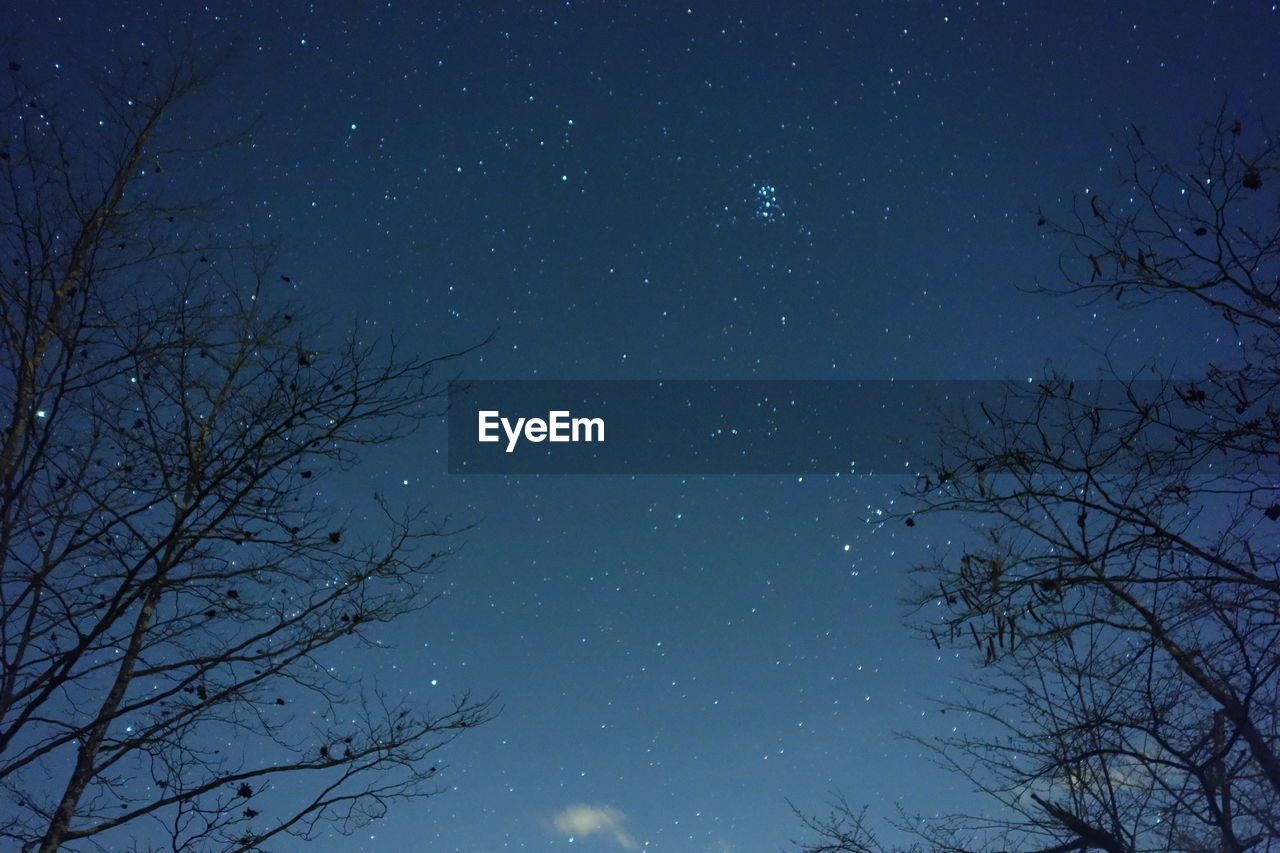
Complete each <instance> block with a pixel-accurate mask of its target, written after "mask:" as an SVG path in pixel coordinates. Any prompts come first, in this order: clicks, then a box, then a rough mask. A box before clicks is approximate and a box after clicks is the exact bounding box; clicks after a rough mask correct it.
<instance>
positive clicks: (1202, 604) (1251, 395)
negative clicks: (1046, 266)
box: [802, 111, 1280, 853]
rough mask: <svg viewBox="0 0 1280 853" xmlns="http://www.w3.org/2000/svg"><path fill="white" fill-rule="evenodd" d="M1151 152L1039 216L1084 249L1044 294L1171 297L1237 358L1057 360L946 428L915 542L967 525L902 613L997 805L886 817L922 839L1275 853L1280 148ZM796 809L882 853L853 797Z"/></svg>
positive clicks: (1136, 133) (1232, 140) (1144, 145)
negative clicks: (1055, 212)
mask: <svg viewBox="0 0 1280 853" xmlns="http://www.w3.org/2000/svg"><path fill="white" fill-rule="evenodd" d="M1153 144H1154V143H1153V140H1151V139H1149V138H1145V137H1144V135H1143V134H1142V132H1141V131H1140V130H1139V129H1137V128H1136V127H1135V128H1131V129H1130V134H1129V135H1128V138H1127V154H1128V156H1127V160H1126V162H1127V167H1126V169H1125V171H1124V173H1123V174H1122V175H1121V182H1120V186H1118V187H1116V188H1115V189H1113V190H1110V191H1107V192H1104V193H1103V194H1101V195H1089V196H1086V197H1085V198H1082V199H1079V200H1077V203H1076V204H1075V205H1074V209H1073V211H1072V212H1071V214H1070V216H1069V217H1068V219H1067V220H1066V221H1065V222H1054V221H1052V219H1051V218H1050V217H1046V216H1045V215H1043V214H1042V215H1041V217H1040V222H1039V223H1038V224H1039V225H1040V226H1042V227H1044V226H1048V227H1049V228H1052V229H1054V230H1056V231H1057V232H1058V233H1059V234H1062V235H1065V236H1066V237H1067V238H1068V239H1069V240H1070V242H1071V244H1072V246H1073V249H1072V250H1071V251H1069V252H1068V253H1067V254H1066V255H1065V256H1064V260H1063V264H1062V270H1061V272H1062V276H1061V284H1058V285H1054V286H1051V287H1047V288H1045V289H1046V290H1048V291H1050V292H1051V293H1054V294H1056V295H1058V296H1063V297H1068V298H1074V299H1075V300H1076V301H1084V302H1086V303H1094V304H1096V305H1099V306H1102V307H1103V308H1105V309H1107V310H1120V309H1123V308H1133V309H1136V310H1138V311H1139V312H1142V311H1148V310H1151V308H1152V306H1153V305H1154V304H1155V303H1161V304H1166V303H1170V302H1172V303H1173V304H1172V305H1166V307H1167V308H1169V309H1171V310H1176V311H1178V312H1182V315H1183V317H1184V318H1185V319H1184V322H1185V324H1186V328H1195V329H1200V328H1204V327H1205V326H1206V324H1208V325H1210V326H1211V325H1212V324H1213V323H1215V322H1216V323H1218V324H1220V326H1221V330H1222V335H1221V339H1224V340H1227V341H1230V342H1231V345H1230V346H1229V347H1227V348H1223V349H1221V350H1219V351H1218V352H1216V353H1213V354H1211V355H1210V356H1209V357H1208V358H1207V359H1205V360H1204V363H1202V364H1200V365H1194V366H1189V365H1188V363H1187V362H1183V363H1181V364H1179V365H1178V369H1180V370H1183V371H1191V372H1190V373H1184V374H1183V375H1182V376H1175V375H1173V374H1172V373H1171V370H1170V368H1169V367H1168V366H1166V365H1150V366H1149V368H1148V369H1147V370H1145V371H1143V372H1141V373H1132V374H1119V373H1118V372H1113V373H1112V374H1111V375H1110V376H1109V377H1107V378H1108V380H1109V382H1110V384H1107V383H1103V384H1101V385H1099V384H1096V383H1086V382H1073V381H1070V380H1069V379H1068V378H1067V377H1063V376H1061V375H1057V374H1054V373H1053V372H1052V371H1050V372H1049V373H1048V375H1047V376H1046V378H1045V381H1043V382H1041V383H1039V384H1032V385H1028V384H1026V383H1017V384H1011V385H1010V386H1008V389H1007V392H1006V394H1005V396H1004V398H1003V399H1001V400H994V401H988V403H987V404H986V405H984V406H983V407H982V408H981V415H980V416H978V417H975V418H973V419H971V420H969V421H961V420H959V419H957V420H956V421H954V422H953V423H952V424H951V425H950V426H949V427H947V428H946V429H945V430H944V433H943V435H942V440H941V443H940V450H939V453H938V456H937V458H936V460H935V461H934V464H933V465H932V468H931V470H930V471H929V474H928V476H926V477H922V478H921V480H920V482H919V483H918V487H917V488H916V489H915V490H914V492H913V497H914V501H915V508H914V509H913V511H912V514H913V515H914V516H915V517H916V518H917V519H922V523H920V524H919V525H917V526H916V527H915V529H916V530H924V529H927V527H928V525H927V524H925V523H923V519H928V518H929V517H930V516H934V515H938V514H946V515H951V516H955V517H958V518H960V519H962V520H963V521H964V522H965V524H966V526H967V527H968V528H969V530H970V537H969V539H968V541H967V542H966V543H965V544H964V546H963V547H962V548H960V549H959V552H958V553H954V552H953V553H950V554H946V555H943V556H940V558H939V559H938V560H937V561H936V562H935V563H933V564H931V565H927V566H923V567H921V569H920V572H921V574H920V575H919V577H921V578H923V580H922V582H921V583H920V585H919V587H918V589H917V592H916V594H915V596H914V597H913V599H912V602H911V603H912V604H913V605H915V606H916V607H917V608H918V609H917V611H916V614H917V622H916V624H917V626H918V627H919V628H920V629H921V631H922V634H923V636H924V637H925V638H926V641H932V642H935V643H938V644H939V645H940V646H941V645H942V644H943V643H946V642H950V643H952V644H956V645H959V646H961V647H964V648H968V649H971V650H972V652H973V654H974V657H975V663H977V664H978V665H979V666H980V667H981V668H980V669H978V670H977V674H976V675H975V676H974V677H973V679H972V680H971V681H970V682H969V683H968V684H967V685H965V688H964V689H963V690H962V691H961V693H960V694H959V695H958V696H957V697H955V698H954V699H952V700H950V701H949V702H948V703H947V704H946V705H945V706H944V708H945V710H946V711H947V713H948V717H947V719H948V722H955V723H956V724H957V728H956V729H955V734H954V735H948V736H943V737H941V738H930V737H923V736H917V737H916V739H917V740H918V741H919V742H920V743H922V744H923V745H925V746H926V747H927V748H928V749H929V750H931V752H932V754H933V755H934V756H935V757H936V758H937V760H938V761H939V763H940V764H941V765H942V766H943V767H944V768H946V769H948V770H949V771H952V772H954V773H956V774H957V775H958V778H959V779H961V780H964V781H965V782H967V783H968V785H969V786H970V787H972V788H974V789H976V790H977V791H979V792H982V793H983V794H985V795H986V796H987V798H988V801H989V803H990V808H989V809H988V810H986V811H985V812H984V813H982V814H969V815H949V816H931V817H930V818H928V819H925V818H918V817H912V816H909V815H907V814H906V813H904V814H902V815H900V816H899V819H898V821H897V822H898V824H899V826H900V828H903V829H906V830H908V831H909V832H910V833H912V834H914V835H915V836H916V837H918V838H919V839H920V844H919V847H920V849H936V850H951V851H962V850H965V851H967V850H973V851H978V850H983V851H994V850H1006V851H1009V850H1016V851H1043V853H1048V851H1070V850H1082V851H1083V850H1104V851H1108V853H1137V851H1157V850H1159V851H1188V853H1190V852H1191V851H1197V853H1207V851H1246V850H1272V849H1277V848H1280V678H1277V673H1278V672H1280V398H1278V397H1277V393H1276V389H1277V385H1278V384H1280V357H1278V356H1280V207H1278V206H1277V203H1276V198H1277V195H1276V190H1277V187H1280V180H1278V179H1280V156H1278V153H1277V143H1276V141H1275V139H1274V137H1272V136H1269V135H1268V134H1267V133H1266V132H1265V130H1256V131H1254V130H1250V129H1247V128H1246V125H1245V123H1244V122H1242V121H1240V120H1237V119H1235V118H1234V117H1231V116H1230V115H1228V114H1227V113H1226V112H1225V111H1223V112H1222V113H1220V114H1219V115H1218V116H1217V117H1216V119H1214V120H1213V121H1211V122H1209V123H1208V124H1207V126H1206V127H1205V129H1204V130H1203V132H1202V133H1201V135H1200V137H1199V139H1198V145H1197V147H1196V155H1195V157H1194V159H1193V160H1192V162H1190V163H1186V164H1182V163H1179V162H1177V161H1176V160H1174V159H1172V158H1169V157H1166V156H1164V155H1161V154H1159V153H1157V152H1156V151H1155V150H1154V149H1153V148H1152V147H1151V146H1152V145H1153ZM1138 316H1141V315H1140V314H1139V315H1138ZM1188 355H1191V353H1188ZM802 817H803V816H802ZM803 819H804V822H805V823H806V824H807V826H808V827H809V828H810V829H811V830H813V831H814V834H815V836H816V838H817V840H816V841H814V842H812V843H808V844H805V845H804V849H806V850H808V851H810V853H818V852H819V851H864V850H878V849H884V848H883V847H882V846H881V843H880V840H879V839H880V837H882V836H883V833H880V834H879V835H878V834H877V832H876V831H875V827H874V826H872V825H871V824H870V822H869V821H868V820H867V818H866V815H865V813H864V812H860V811H857V810H855V809H853V808H851V807H850V806H849V805H848V804H847V803H846V802H845V801H838V802H837V804H836V807H835V808H834V809H833V810H832V811H831V812H830V814H828V815H826V816H816V817H814V816H809V817H804V818H803Z"/></svg>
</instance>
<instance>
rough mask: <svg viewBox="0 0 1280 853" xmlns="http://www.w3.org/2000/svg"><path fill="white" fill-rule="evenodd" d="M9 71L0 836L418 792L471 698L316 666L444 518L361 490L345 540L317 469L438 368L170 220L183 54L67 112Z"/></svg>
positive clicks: (319, 823)
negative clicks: (431, 701) (170, 129)
mask: <svg viewBox="0 0 1280 853" xmlns="http://www.w3.org/2000/svg"><path fill="white" fill-rule="evenodd" d="M156 64H157V65H159V64H160V63H156ZM10 71H11V75H10V76H11V78H12V83H13V91H12V94H11V97H10V99H9V103H8V104H7V110H6V113H7V115H6V121H7V125H6V128H5V138H4V141H3V143H2V149H0V186H2V187H3V190H4V193H3V195H4V200H3V202H2V206H0V241H2V242H0V246H2V249H3V261H2V263H0V299H2V300H3V304H2V308H0V347H2V350H0V407H2V408H3V417H4V419H5V422H4V430H3V433H2V434H0V546H2V550H0V554H2V556H0V559H3V563H2V564H0V654H2V655H3V660H2V662H3V672H2V673H0V786H2V787H3V797H4V805H3V807H0V815H2V817H0V838H3V839H4V840H5V846H6V847H12V848H17V849H22V850H39V851H53V850H59V849H64V848H65V849H75V850H83V849H98V850H124V849H133V850H161V849H164V850H174V851H178V850H258V849H265V848H264V845H266V844H268V843H270V841H271V840H272V839H278V838H283V837H286V836H293V837H295V838H297V839H307V838H311V837H313V836H314V835H315V834H316V833H317V832H319V831H320V830H322V829H323V830H325V831H337V832H344V833H345V832H350V831H352V830H354V829H355V828H357V827H359V826H360V825H362V824H364V823H366V822H368V821H369V820H372V819H376V818H378V817H380V816H381V815H382V814H383V813H384V812H385V811H386V809H387V807H388V806H389V805H390V804H391V803H392V802H394V801H396V800H400V799H404V798H411V797H421V796H427V795H430V794H433V793H435V792H437V791H438V790H439V788H438V787H437V782H436V776H437V773H438V772H439V768H440V767H441V766H442V765H441V763H440V762H439V761H438V760H437V759H436V753H437V751H438V750H439V749H440V748H441V747H442V746H444V745H445V744H447V743H448V742H450V741H451V740H452V739H453V738H454V737H456V736H457V735H458V734H459V733H460V732H462V731H464V730H465V729H467V728H470V727H472V726H475V725H478V724H480V723H482V722H483V721H485V720H486V719H487V718H488V717H489V715H490V712H491V704H490V700H488V699H484V700H473V699H470V698H469V697H467V696H460V697H456V698H455V699H453V700H450V701H449V702H448V703H447V705H446V706H444V707H440V708H435V709H427V708H423V707H417V706H414V705H410V704H406V702H405V701H404V700H402V699H401V698H397V697H396V696H394V695H391V694H388V693H384V692H382V691H379V690H377V689H376V688H375V687H374V686H373V685H371V684H367V683H365V682H364V681H362V680H360V679H356V678H348V677H346V676H344V674H343V671H342V670H341V669H340V668H338V667H337V666H336V663H337V659H336V657H335V656H334V655H335V653H336V652H337V651H338V650H340V649H343V648H346V649H353V648H357V647H359V646H364V647H366V648H369V649H374V648H377V647H378V646H379V645H380V641H379V640H378V639H377V638H376V629H377V626H378V625H379V624H382V623H387V622H390V621H393V620H395V619H398V618H400V617H402V616H405V615H406V614H410V613H414V612H416V611H418V610H419V609H421V608H422V607H424V606H425V605H427V604H428V603H429V602H430V601H431V595H430V593H429V589H428V587H427V585H426V582H427V581H428V580H429V579H430V578H431V576H432V575H433V573H434V572H435V571H436V570H437V566H438V562H439V560H440V559H441V558H442V557H443V556H445V555H446V554H447V553H449V550H450V547H449V540H448V538H447V537H448V535H449V533H450V532H451V531H450V530H449V528H448V522H447V519H446V520H441V521H440V522H438V523H429V521H428V519H427V518H426V517H424V516H423V515H422V514H421V513H416V514H408V515H406V514H404V513H400V512H398V511H393V510H392V508H391V507H390V506H389V505H388V504H387V502H386V501H384V500H382V499H381V498H380V497H378V496H377V495H374V498H373V500H372V501H371V503H370V507H369V508H370V509H373V510H374V511H375V513H377V514H380V517H381V518H382V520H383V521H385V525H383V529H384V532H383V533H381V534H378V535H376V536H374V537H373V538H371V539H368V540H367V541H365V537H363V536H362V535H361V533H360V531H359V530H358V529H357V528H360V529H364V530H368V529H371V528H372V527H376V526H377V524H376V523H375V524H373V525H370V524H369V523H367V522H360V523H357V516H356V513H357V512H360V510H359V508H358V507H357V506H355V505H353V506H350V507H348V508H347V509H346V510H344V511H342V512H340V511H339V510H338V509H337V508H336V507H332V506H330V505H329V503H328V502H327V500H326V499H325V498H324V497H323V495H322V493H321V492H320V491H319V490H318V489H317V486H316V484H317V483H318V482H319V481H320V480H321V479H322V478H323V476H324V475H325V474H331V475H337V472H340V471H341V470H342V469H345V468H348V467H350V465H351V464H352V463H353V462H354V461H355V460H356V458H357V453H358V451H359V450H360V449H361V448H362V447H366V446H369V445H374V444H379V443H383V442H387V441H391V440H394V439H396V438H398V437H400V436H403V435H404V434H405V433H406V431H407V430H409V429H410V428H412V426H413V425H414V423H415V422H417V421H419V420H421V419H422V418H425V417H429V416H432V415H434V414H438V412H439V406H438V401H439V394H438V385H437V384H436V382H435V380H434V379H433V371H434V369H435V368H437V367H438V366H439V364H440V363H441V362H442V361H443V359H439V358H437V359H416V358H404V357H401V356H399V355H398V354H397V353H396V351H395V347H394V346H393V345H392V344H391V343H390V342H382V343H379V342H372V343H364V342H361V341H360V339H359V337H358V336H357V335H356V334H355V333H353V334H352V335H351V336H350V337H349V338H348V339H346V341H345V342H340V341H339V342H334V341H332V340H330V341H329V342H328V343H326V342H325V338H324V336H323V335H322V334H321V333H320V332H319V331H318V327H317V324H316V323H315V322H314V321H311V320H305V319H303V318H302V316H301V315H300V314H299V313H298V312H297V311H296V310H294V309H291V308H290V307H289V306H288V305H287V304H286V303H284V302H282V301H281V300H280V299H278V298H277V297H276V295H275V293H274V291H275V290H277V289H279V290H283V291H286V292H287V290H288V282H287V278H286V277H284V276H279V275H272V274H269V272H268V271H269V269H270V264H269V260H270V253H269V252H265V251H261V250H257V249H255V248H254V247H251V246H240V247H236V246H226V245H223V246H222V247H221V248H215V247H213V246H212V245H205V244H203V243H202V242H201V241H200V240H198V239H195V238H193V237H192V236H191V234H192V233H193V232H192V231H190V230H188V231H183V230H181V229H183V227H184V223H187V222H190V221H191V219H192V218H191V217H190V216H189V215H188V214H190V213H191V212H192V211H191V209H190V208H187V207H185V206H181V205H178V204H176V203H175V202H174V201H173V200H172V199H170V198H168V194H169V193H171V192H172V190H171V186H172V184H171V183H170V175H172V174H173V173H175V172H180V171H181V170H182V168H183V166H184V164H187V165H189V164H190V162H191V161H190V158H189V157H188V158H185V159H184V155H183V153H182V152H181V151H179V150H177V149H175V148H172V147H169V148H166V147H165V146H164V144H163V140H164V139H165V133H164V131H165V127H166V119H168V118H169V117H170V116H171V114H172V113H173V111H174V110H175V108H176V107H177V106H178V105H180V104H181V103H182V102H184V100H186V99H188V97H189V96H190V95H191V93H193V92H195V91H196V90H197V88H198V86H199V84H200V83H201V82H202V79H201V78H202V75H201V74H200V73H199V71H198V70H197V69H196V68H195V67H194V66H193V65H192V64H191V63H183V62H179V63H175V64H174V65H173V67H172V70H170V71H167V72H165V71H162V70H160V69H159V68H153V67H152V62H151V61H146V62H142V63H140V64H139V65H137V66H135V67H134V68H133V69H132V70H131V71H129V72H127V73H124V74H116V75H114V76H109V77H107V78H104V81H103V85H102V88H101V95H102V98H101V101H100V103H99V105H98V109H99V110H100V112H99V113H98V114H97V115H89V116H87V118H89V119H91V120H89V121H70V122H65V123H64V122H59V121H58V120H57V119H56V118H55V117H54V115H53V113H52V111H51V110H50V108H49V107H48V106H46V105H45V104H44V103H43V101H42V100H41V99H40V98H38V97H37V96H36V95H34V94H32V93H31V92H30V91H29V90H27V89H26V87H25V86H24V84H23V82H22V77H21V74H19V73H17V72H19V71H20V68H18V67H17V66H16V65H14V64H11V65H10ZM93 119H96V120H93ZM280 279H285V281H281V280H280Z"/></svg>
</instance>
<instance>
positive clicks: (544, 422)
mask: <svg viewBox="0 0 1280 853" xmlns="http://www.w3.org/2000/svg"><path fill="white" fill-rule="evenodd" d="M1011 387H1016V388H1017V391H1018V396H1016V397H1015V398H1014V399H1015V400H1020V402H1015V403H1012V404H1011V403H1010V402H1009V400H1010V398H1009V389H1010V388H1011ZM1037 387H1043V386H1037V385H1035V384H1028V385H1027V386H1025V387H1022V386H1021V385H1020V384H1019V385H1018V386H1011V385H1010V384H1009V383H1007V382H1001V381H890V380H871V381H805V380H801V381H771V380H742V381H693V380H680V381H663V382H659V381H604V380H601V381H475V382H454V383H450V386H449V473H452V474H775V475H776V474H910V473H913V472H914V471H916V470H918V468H919V465H920V463H921V462H923V461H929V460H933V459H935V458H936V457H937V453H938V434H939V429H940V428H941V427H942V426H943V425H944V424H946V423H952V424H956V423H968V424H970V425H971V426H974V427H975V428H977V429H981V428H983V427H984V426H989V425H990V424H991V418H990V417H989V415H990V414H991V409H990V408H986V409H984V406H985V407H991V406H1009V405H1015V406H1020V407H1022V408H1023V409H1025V410H1026V411H1025V413H1024V414H1029V413H1031V412H1032V411H1033V410H1034V409H1035V406H1036V405H1042V403H1041V404H1037V403H1036V397H1037V392H1036V389H1037ZM1135 392H1136V393H1140V394H1145V395H1147V396H1149V397H1151V398H1152V399H1164V400H1166V401H1167V400H1169V399H1172V400H1174V401H1175V402H1176V400H1177V397H1176V395H1175V393H1174V390H1173V386H1172V385H1168V386H1166V385H1162V384H1161V383H1157V382H1140V383H1131V384H1128V385H1126V384H1122V383H1119V382H1093V383H1089V384H1084V383H1081V384H1080V387H1079V388H1077V387H1076V383H1071V386H1070V388H1069V389H1068V388H1067V386H1066V384H1065V383H1063V384H1062V385H1061V386H1060V387H1058V388H1057V391H1056V392H1055V393H1056V394H1058V395H1060V396H1062V397H1064V398H1065V400H1064V401H1060V403H1059V405H1060V407H1061V408H1062V412H1061V413H1060V414H1061V417H1062V419H1063V423H1064V424H1068V423H1069V424H1070V426H1069V428H1068V427H1065V426H1064V428H1063V434H1062V439H1063V442H1064V444H1070V443H1071V442H1078V441H1079V436H1075V435H1069V433H1071V431H1072V430H1079V429H1084V430H1085V431H1086V432H1088V431H1090V430H1092V431H1093V433H1095V435H1096V433H1097V432H1098V431H1099V428H1100V427H1102V428H1103V429H1106V428H1110V427H1109V426H1107V425H1105V424H1103V421H1099V423H1098V424H1096V425H1095V424H1092V423H1091V422H1090V421H1089V420H1088V419H1087V418H1086V417H1085V415H1086V414H1087V413H1088V412H1090V411H1093V412H1099V411H1101V412H1103V413H1104V415H1103V419H1104V420H1105V421H1107V422H1124V421H1125V419H1127V418H1128V417H1129V416H1130V413H1131V411H1132V406H1131V401H1132V399H1133V395H1134V393H1135ZM1166 405H1167V404H1166ZM1107 412H1110V413H1111V414H1106V413H1107ZM1055 417H1057V416H1056V415H1055ZM1117 419H1118V420H1117Z"/></svg>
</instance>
